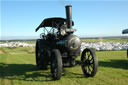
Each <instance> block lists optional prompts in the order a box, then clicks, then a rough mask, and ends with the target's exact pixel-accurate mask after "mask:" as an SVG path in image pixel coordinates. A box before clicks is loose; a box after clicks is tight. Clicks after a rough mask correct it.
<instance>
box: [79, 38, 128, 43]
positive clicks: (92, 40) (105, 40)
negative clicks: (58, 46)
mask: <svg viewBox="0 0 128 85" xmlns="http://www.w3.org/2000/svg"><path fill="white" fill-rule="evenodd" d="M81 41H82V42H120V43H123V42H128V39H126V38H125V39H123V38H122V39H121V38H118V39H116V38H113V39H81Z"/></svg>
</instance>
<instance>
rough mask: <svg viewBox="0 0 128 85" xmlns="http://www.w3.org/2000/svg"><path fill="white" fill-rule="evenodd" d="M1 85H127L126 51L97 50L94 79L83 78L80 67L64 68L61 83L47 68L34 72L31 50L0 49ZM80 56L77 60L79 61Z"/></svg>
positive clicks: (32, 51) (33, 56)
mask: <svg viewBox="0 0 128 85" xmlns="http://www.w3.org/2000/svg"><path fill="white" fill-rule="evenodd" d="M0 50H2V52H3V53H2V54H0V85H127V84H128V59H127V58H126V51H98V52H96V55H97V57H98V62H99V67H98V73H97V74H96V76H95V77H89V78H88V77H85V76H84V75H83V73H82V70H81V67H80V66H79V65H77V66H75V67H72V68H65V69H66V71H65V72H64V73H62V77H61V80H57V81H53V80H52V79H51V74H50V69H48V70H44V71H43V70H37V68H36V63H35V54H34V51H35V50H34V47H18V48H14V49H9V48H0ZM79 59H80V57H79V58H78V60H79Z"/></svg>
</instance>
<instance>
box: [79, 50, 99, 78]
mask: <svg viewBox="0 0 128 85" xmlns="http://www.w3.org/2000/svg"><path fill="white" fill-rule="evenodd" d="M81 61H82V64H81V67H82V71H83V73H84V75H85V76H87V77H89V76H91V77H93V76H95V75H96V73H97V70H98V61H97V58H96V54H95V51H94V50H93V49H88V48H87V49H84V51H83V52H82V56H81Z"/></svg>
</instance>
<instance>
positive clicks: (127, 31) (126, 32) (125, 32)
mask: <svg viewBox="0 0 128 85" xmlns="http://www.w3.org/2000/svg"><path fill="white" fill-rule="evenodd" d="M122 34H128V29H124V30H123V31H122ZM127 58H128V48H127Z"/></svg>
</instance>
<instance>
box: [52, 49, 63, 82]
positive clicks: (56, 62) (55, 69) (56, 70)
mask: <svg viewBox="0 0 128 85" xmlns="http://www.w3.org/2000/svg"><path fill="white" fill-rule="evenodd" d="M51 58H52V59H51V74H52V78H53V79H54V80H59V79H60V78H61V72H62V57H61V54H60V51H59V50H58V49H53V51H52V54H51Z"/></svg>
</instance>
